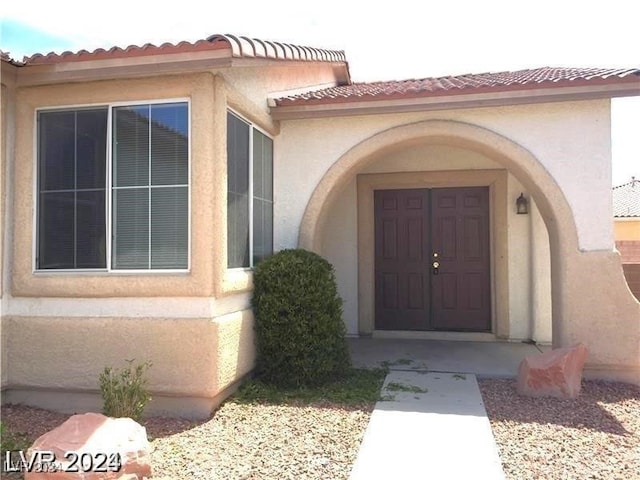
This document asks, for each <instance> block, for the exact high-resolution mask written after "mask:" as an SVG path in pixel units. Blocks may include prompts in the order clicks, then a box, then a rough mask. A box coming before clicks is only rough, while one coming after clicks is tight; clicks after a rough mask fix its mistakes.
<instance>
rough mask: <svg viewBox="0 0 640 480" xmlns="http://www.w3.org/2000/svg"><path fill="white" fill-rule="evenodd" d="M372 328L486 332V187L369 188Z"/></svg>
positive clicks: (488, 316)
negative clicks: (372, 215)
mask: <svg viewBox="0 0 640 480" xmlns="http://www.w3.org/2000/svg"><path fill="white" fill-rule="evenodd" d="M374 205H375V206H374V208H375V295H376V299H375V302H376V308H375V315H376V318H375V327H376V329H378V330H451V331H456V330H457V331H490V330H491V301H490V273H489V265H490V259H489V189H488V188H487V187H466V188H432V189H410V190H377V191H375V192H374Z"/></svg>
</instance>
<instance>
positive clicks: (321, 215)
mask: <svg viewBox="0 0 640 480" xmlns="http://www.w3.org/2000/svg"><path fill="white" fill-rule="evenodd" d="M417 143H420V144H425V143H426V144H436V145H447V146H455V147H457V148H463V149H466V150H471V151H475V152H478V153H481V154H483V155H485V156H487V157H489V158H491V159H492V160H495V161H496V162H498V163H500V164H501V165H503V166H504V167H505V168H506V169H507V170H508V171H509V172H510V173H512V174H513V175H514V176H515V177H516V178H517V179H518V180H519V181H520V182H521V183H522V185H524V186H525V188H526V189H527V190H528V191H529V192H530V193H531V194H532V195H533V196H534V198H535V200H536V204H537V205H538V207H539V209H540V212H541V214H542V216H543V218H544V221H545V223H546V225H547V229H548V231H549V239H550V251H551V267H552V274H551V275H552V279H551V282H552V286H553V288H552V291H553V293H552V310H553V318H554V322H553V338H554V344H561V343H562V340H561V339H563V338H565V337H566V334H565V332H563V328H562V322H561V320H560V319H561V318H562V317H563V315H562V305H563V302H562V299H563V282H562V281H561V275H562V272H563V270H564V269H565V266H564V265H563V260H562V255H560V253H559V252H561V251H563V250H564V251H566V250H575V251H577V248H578V237H577V229H576V225H575V222H574V219H573V215H572V213H571V209H570V207H569V204H568V202H567V200H566V198H565V197H564V194H563V193H562V191H561V190H560V187H559V186H558V185H557V183H556V182H555V180H554V179H553V178H552V177H551V176H550V175H549V173H548V172H547V170H546V169H545V168H544V167H543V166H542V165H541V163H540V162H539V161H538V160H537V159H536V158H535V156H534V155H533V154H532V153H531V152H529V151H528V150H527V149H525V148H523V147H522V146H521V145H518V144H517V143H516V142H514V141H512V140H510V139H508V138H506V137H504V136H502V135H500V134H498V133H496V132H493V131H491V130H488V129H486V128H483V127H480V126H477V125H472V124H469V123H463V122H456V121H448V120H428V121H422V122H417V123H411V124H407V125H401V126H398V127H393V128H390V129H388V130H385V131H382V132H379V133H377V134H375V135H373V136H371V137H369V138H367V139H366V140H364V141H362V142H360V143H359V144H357V145H355V146H354V147H352V148H351V149H350V150H348V151H347V152H346V153H345V154H344V155H342V157H340V158H339V159H338V160H337V161H336V162H335V163H334V164H333V165H332V166H331V167H330V168H329V170H328V171H327V172H326V173H325V175H324V176H323V178H322V180H321V181H320V182H319V183H318V185H317V186H316V188H315V190H314V192H313V194H312V196H311V198H310V200H309V203H308V204H307V207H306V209H305V213H304V216H303V218H302V222H301V224H300V231H299V237H298V245H299V246H300V247H302V248H306V249H309V250H314V251H319V250H320V245H321V236H322V231H323V227H324V223H325V219H326V216H327V213H328V211H329V206H330V205H331V204H332V202H333V200H334V197H335V196H336V195H338V194H339V192H340V191H341V190H342V188H343V187H344V186H345V185H346V184H347V183H348V182H349V181H351V180H352V179H353V178H354V177H355V176H356V175H357V174H358V173H359V172H360V171H361V170H362V168H363V167H364V166H365V165H367V164H368V163H369V162H371V161H373V160H374V159H376V158H378V157H379V156H380V155H381V154H383V153H384V152H385V151H389V150H393V149H399V148H404V147H407V146H411V145H413V144H417Z"/></svg>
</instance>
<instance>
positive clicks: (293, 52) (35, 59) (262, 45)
mask: <svg viewBox="0 0 640 480" xmlns="http://www.w3.org/2000/svg"><path fill="white" fill-rule="evenodd" d="M226 48H231V54H232V57H234V58H262V59H269V60H292V61H308V62H344V63H346V57H345V54H344V51H342V50H326V49H322V48H313V47H305V46H300V45H292V44H289V43H282V42H274V41H270V40H260V39H257V38H249V37H244V36H236V35H231V34H216V35H211V36H210V37H208V38H206V39H203V40H198V41H196V42H193V43H191V42H186V41H185V42H180V43H177V44H172V43H163V44H162V45H159V46H156V45H153V44H151V43H146V44H144V45H142V46H138V45H130V46H128V47H126V48H120V47H112V48H110V49H108V50H105V49H103V48H98V49H96V50H93V51H91V52H89V51H87V50H80V51H78V52H69V51H67V52H63V53H54V52H51V53H48V54H46V55H43V54H41V53H36V54H34V55H31V56H30V57H24V59H23V60H22V62H21V64H23V65H27V66H28V65H42V64H51V63H60V62H78V61H83V60H106V59H115V58H131V57H142V56H149V55H164V54H172V53H187V52H201V51H207V50H218V49H226ZM1 60H3V61H6V62H12V63H17V62H15V61H12V59H11V58H9V56H8V55H7V54H3V55H2V58H1Z"/></svg>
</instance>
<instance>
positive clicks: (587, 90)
mask: <svg viewBox="0 0 640 480" xmlns="http://www.w3.org/2000/svg"><path fill="white" fill-rule="evenodd" d="M631 96H640V81H635V82H628V81H626V82H620V83H610V84H598V85H586V86H579V87H571V86H569V87H556V88H544V89H521V90H509V91H498V92H484V93H476V94H474V93H463V94H460V93H458V94H454V95H438V96H423V97H415V96H414V97H404V98H396V99H387V100H384V99H374V98H372V99H367V100H359V101H333V102H332V101H328V102H326V103H311V102H309V103H308V104H304V103H301V104H293V105H276V106H274V107H271V115H272V116H273V118H274V119H276V120H289V119H302V118H318V117H339V116H353V115H372V114H384V113H405V112H419V111H430V110H450V109H460V108H481V107H495V106H506V105H523V104H535V103H549V102H566V101H575V100H595V99H603V98H614V97H631Z"/></svg>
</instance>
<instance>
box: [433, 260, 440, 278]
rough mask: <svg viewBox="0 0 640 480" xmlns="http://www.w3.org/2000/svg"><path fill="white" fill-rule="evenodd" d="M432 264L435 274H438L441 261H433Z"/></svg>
mask: <svg viewBox="0 0 640 480" xmlns="http://www.w3.org/2000/svg"><path fill="white" fill-rule="evenodd" d="M431 266H432V267H433V274H434V275H438V269H439V268H440V262H433V263H432V264H431Z"/></svg>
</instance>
